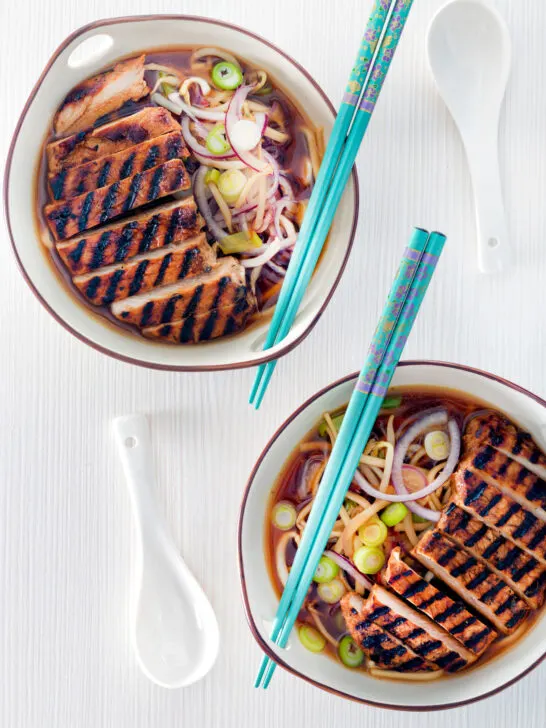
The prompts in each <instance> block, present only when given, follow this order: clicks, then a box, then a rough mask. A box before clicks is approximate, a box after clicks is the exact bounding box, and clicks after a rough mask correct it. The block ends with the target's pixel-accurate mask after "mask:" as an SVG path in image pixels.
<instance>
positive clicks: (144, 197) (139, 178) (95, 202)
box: [44, 159, 190, 240]
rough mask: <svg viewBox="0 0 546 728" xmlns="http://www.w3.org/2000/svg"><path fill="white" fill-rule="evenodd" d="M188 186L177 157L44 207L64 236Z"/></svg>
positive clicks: (58, 233) (60, 237) (55, 231)
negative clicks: (158, 165) (131, 175)
mask: <svg viewBox="0 0 546 728" xmlns="http://www.w3.org/2000/svg"><path fill="white" fill-rule="evenodd" d="M189 187H190V178H189V176H188V173H187V172H186V168H185V166H184V162H182V160H181V159H172V160H171V161H170V162H166V163H165V164H162V165H161V166H160V167H153V168H152V169H148V170H146V172H142V173H139V174H135V175H134V176H133V177H128V178H127V179H124V180H121V181H119V182H114V184H111V185H108V186H107V187H101V188H100V189H98V190H92V191H91V192H87V193H86V194H83V195H79V196H78V197H73V198H72V199H71V200H66V201H61V202H53V203H51V204H50V205H46V206H45V208H44V212H45V216H46V220H47V223H48V225H49V228H50V230H51V232H52V233H53V235H54V236H55V239H56V240H66V239H67V238H71V237H73V236H74V235H77V234H78V233H83V232H84V231H85V230H89V229H90V228H94V227H96V226H97V225H101V224H102V223H105V222H107V221H108V220H111V219H112V218H114V217H117V216H118V215H122V214H124V213H127V212H130V211H131V210H134V209H136V208H137V207H140V206H141V205H145V204H146V203H147V202H152V200H157V199H159V198H160V197H165V196H166V195H170V194H171V193H173V192H178V191H179V190H187V189H188V188H189Z"/></svg>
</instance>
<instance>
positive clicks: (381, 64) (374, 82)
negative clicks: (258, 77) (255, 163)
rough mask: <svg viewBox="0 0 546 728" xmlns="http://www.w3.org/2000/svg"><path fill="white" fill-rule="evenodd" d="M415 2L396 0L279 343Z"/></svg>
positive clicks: (267, 367) (282, 314)
mask: <svg viewBox="0 0 546 728" xmlns="http://www.w3.org/2000/svg"><path fill="white" fill-rule="evenodd" d="M412 3H413V0H397V1H396V4H395V6H394V10H393V11H392V15H391V18H390V21H389V26H388V28H387V32H386V34H385V37H384V39H383V42H382V43H381V46H380V49H379V52H378V54H377V58H376V62H375V64H374V67H373V70H372V72H371V74H370V77H369V81H368V83H367V85H366V88H365V90H364V93H363V96H362V99H361V101H360V105H359V112H361V113H358V112H357V114H356V117H355V119H354V121H353V125H352V127H351V130H350V134H349V136H348V138H347V141H346V143H345V145H344V146H343V149H342V152H341V157H340V160H339V162H338V165H337V168H336V170H335V177H334V179H333V180H332V184H331V187H330V189H329V192H328V195H327V196H326V199H325V202H324V205H323V207H322V210H321V211H320V213H319V215H318V220H317V222H316V226H315V227H314V229H313V232H312V240H311V242H310V244H309V245H308V246H307V245H306V241H305V237H304V236H303V235H302V232H301V231H300V234H299V240H298V242H303V246H304V247H306V249H307V251H308V252H307V256H306V257H305V259H304V262H303V264H302V265H301V267H300V268H299V270H298V277H297V280H296V281H295V282H294V285H293V287H292V288H291V289H288V287H287V294H286V295H285V296H284V297H283V302H284V301H285V300H286V298H288V297H289V300H288V302H287V303H286V304H285V305H279V304H281V297H280V296H279V301H278V303H277V306H276V309H275V314H274V316H273V321H275V320H278V321H280V324H278V330H277V334H276V336H275V343H278V342H279V341H281V340H282V339H283V338H284V337H285V336H286V335H287V334H288V332H289V331H290V328H291V326H292V323H293V321H294V318H295V316H296V314H297V311H298V308H299V306H300V304H301V301H302V298H303V296H304V294H305V291H306V289H307V286H308V284H309V281H310V279H311V277H312V275H313V272H314V270H315V266H316V264H317V261H318V259H319V256H320V253H321V251H322V248H323V246H324V242H325V241H326V238H327V236H328V232H329V230H330V227H331V224H332V221H333V218H334V215H335V212H336V210H337V207H338V205H339V202H340V200H341V197H342V195H343V191H344V189H345V186H346V184H347V180H348V178H349V175H350V174H351V170H352V167H353V164H354V161H355V158H356V155H357V152H358V149H359V147H360V144H361V142H362V138H363V137H364V135H365V133H366V130H367V128H368V124H369V122H370V118H371V115H372V113H373V110H374V108H375V104H376V102H377V99H378V97H379V94H380V92H381V88H382V86H383V82H384V80H385V76H386V74H387V71H388V69H389V66H390V63H391V61H392V58H393V55H394V52H395V50H396V47H397V45H398V42H399V40H400V36H401V34H402V30H403V28H404V25H405V22H406V19H407V16H408V13H409V11H410V9H411V5H412ZM307 219H309V220H310V223H309V226H311V224H312V222H314V220H313V219H312V216H311V215H310V214H309V211H307V213H306V215H305V217H304V224H305V221H306V220H307ZM302 230H303V225H302ZM307 230H308V228H306V229H305V232H307ZM291 266H292V261H290V264H289V267H288V271H289V270H290V267H291ZM288 271H287V273H288ZM284 287H285V284H283V288H282V289H281V294H282V293H283V290H284ZM273 321H272V325H273ZM272 325H271V327H272ZM271 327H270V330H271ZM268 340H269V337H268ZM266 343H267V341H266ZM266 348H267V347H266ZM276 365H277V362H276V360H273V361H270V362H268V363H267V364H262V365H261V366H260V367H259V369H258V373H257V375H256V380H255V382H254V386H253V389H252V392H251V397H250V402H251V403H254V406H255V408H256V409H258V408H259V406H260V404H261V402H262V400H263V397H264V394H265V391H266V389H267V386H268V384H269V381H270V379H271V376H272V374H273V371H274V369H275V367H276Z"/></svg>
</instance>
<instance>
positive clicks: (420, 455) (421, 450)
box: [410, 447, 432, 483]
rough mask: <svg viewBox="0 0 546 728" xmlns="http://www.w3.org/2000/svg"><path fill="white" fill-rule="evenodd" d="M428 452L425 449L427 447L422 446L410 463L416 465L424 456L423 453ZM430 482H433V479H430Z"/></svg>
mask: <svg viewBox="0 0 546 728" xmlns="http://www.w3.org/2000/svg"><path fill="white" fill-rule="evenodd" d="M426 454H427V451H426V450H425V448H424V447H420V448H419V450H417V452H416V453H415V455H413V457H412V458H411V460H410V465H415V464H416V463H418V462H419V460H421V458H422V457H423V455H426ZM429 482H430V483H432V481H429Z"/></svg>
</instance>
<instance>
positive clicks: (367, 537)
mask: <svg viewBox="0 0 546 728" xmlns="http://www.w3.org/2000/svg"><path fill="white" fill-rule="evenodd" d="M387 525H389V524H387ZM387 525H385V523H384V522H383V521H382V520H381V519H380V518H378V517H377V516H372V518H370V520H369V521H366V523H363V524H362V526H360V528H359V529H358V536H359V538H360V540H361V541H362V543H363V544H364V545H365V546H381V544H382V543H383V541H384V540H385V539H386V538H387V534H388V531H387Z"/></svg>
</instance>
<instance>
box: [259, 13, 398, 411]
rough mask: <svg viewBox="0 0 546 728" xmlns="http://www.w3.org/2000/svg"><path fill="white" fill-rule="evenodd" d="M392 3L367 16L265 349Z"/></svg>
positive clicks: (277, 323)
mask: <svg viewBox="0 0 546 728" xmlns="http://www.w3.org/2000/svg"><path fill="white" fill-rule="evenodd" d="M391 6H392V7H394V0H375V3H374V6H373V8H372V11H371V13H370V18H369V20H368V24H367V26H366V30H365V32H364V35H363V36H362V40H361V43H360V48H359V50H358V54H357V57H356V60H355V63H354V66H353V68H352V70H351V75H350V76H349V81H348V83H347V87H346V89H345V94H344V96H343V100H342V103H341V106H340V109H339V111H338V114H337V116H336V120H335V122H334V126H333V129H332V133H331V134H330V139H329V141H328V145H327V147H326V151H325V153H324V158H323V160H322V162H321V165H320V169H319V172H318V175H317V179H316V180H315V185H314V187H313V192H312V194H311V197H310V199H309V203H308V205H307V210H306V213H305V216H304V219H303V222H302V226H301V228H300V231H299V234H298V242H297V243H296V245H295V247H294V250H293V252H292V256H291V258H290V264H289V266H288V268H287V271H286V275H285V277H284V281H283V285H282V287H281V291H280V293H279V299H278V301H277V304H276V306H275V313H274V315H273V318H272V320H271V324H270V325H269V330H268V332H267V337H266V340H265V344H264V347H263V348H264V349H269V348H271V346H273V344H274V343H275V337H276V336H277V332H278V329H279V326H280V324H281V321H282V315H281V312H282V311H283V310H284V308H285V307H286V304H287V303H288V300H289V299H290V293H291V289H292V287H293V285H294V283H295V282H296V280H297V279H298V274H299V269H300V267H301V265H302V263H303V262H304V258H305V256H306V254H307V246H306V244H305V240H306V238H307V236H308V235H309V233H311V228H312V225H313V222H314V220H315V217H316V214H317V211H319V210H320V208H321V206H322V204H323V201H324V197H325V196H326V194H327V192H328V186H329V183H330V180H331V179H332V177H333V175H334V171H335V168H336V166H337V163H338V160H339V156H340V153H341V149H342V147H343V145H344V144H345V141H346V138H347V133H348V131H349V128H350V126H351V122H352V120H353V117H354V114H355V110H356V106H357V104H358V102H359V100H360V96H361V93H362V90H363V89H364V88H365V86H366V80H367V77H368V72H369V70H370V67H371V63H372V60H373V58H374V54H375V53H376V51H377V48H378V41H379V40H380V38H381V35H382V33H383V30H384V28H385V27H386V24H387V22H388V20H389V18H390V14H391V13H390V12H389V11H390V10H391ZM277 312H279V313H277ZM263 371H264V365H263V364H262V365H261V366H260V368H259V370H258V373H257V375H256V379H255V380H254V385H253V388H252V391H251V393H250V402H252V401H253V399H254V396H255V394H256V390H257V388H258V385H259V383H260V378H261V376H262V374H263Z"/></svg>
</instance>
